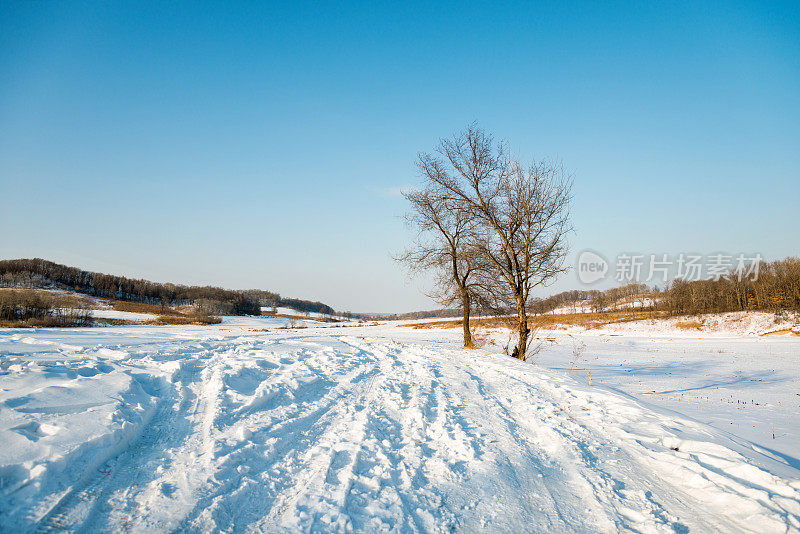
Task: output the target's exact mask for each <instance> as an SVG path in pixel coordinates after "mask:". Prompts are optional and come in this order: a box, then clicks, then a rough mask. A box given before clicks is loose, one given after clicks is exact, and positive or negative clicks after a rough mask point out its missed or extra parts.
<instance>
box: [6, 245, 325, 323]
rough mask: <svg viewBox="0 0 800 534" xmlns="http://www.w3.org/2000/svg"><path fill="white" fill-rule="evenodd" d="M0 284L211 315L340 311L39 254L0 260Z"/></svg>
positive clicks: (265, 293)
mask: <svg viewBox="0 0 800 534" xmlns="http://www.w3.org/2000/svg"><path fill="white" fill-rule="evenodd" d="M0 287H18V288H55V289H65V290H70V291H75V292H77V293H82V294H84V295H90V296H93V297H101V298H109V299H116V300H127V301H131V302H143V303H148V304H161V305H165V306H173V305H184V304H198V305H202V306H203V308H204V309H206V310H208V311H209V312H210V313H214V314H224V315H259V314H260V313H261V307H262V306H270V307H274V306H286V307H291V308H294V309H296V310H299V311H307V312H316V313H324V314H333V313H335V312H334V310H333V308H331V307H330V306H328V305H327V304H323V303H322V302H315V301H309V300H302V299H292V298H283V297H281V296H280V295H279V294H278V293H274V292H271V291H264V290H260V289H248V290H231V289H223V288H220V287H213V286H185V285H179V284H170V283H158V282H151V281H149V280H143V279H133V278H127V277H124V276H116V275H110V274H104V273H96V272H90V271H84V270H83V269H78V268H77V267H69V266H66V265H61V264H58V263H54V262H52V261H47V260H43V259H40V258H35V259H19V260H0Z"/></svg>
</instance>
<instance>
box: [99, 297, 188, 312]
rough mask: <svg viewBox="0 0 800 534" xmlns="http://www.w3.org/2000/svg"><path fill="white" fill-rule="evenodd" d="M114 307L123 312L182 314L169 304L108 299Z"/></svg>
mask: <svg viewBox="0 0 800 534" xmlns="http://www.w3.org/2000/svg"><path fill="white" fill-rule="evenodd" d="M106 302H107V303H108V304H109V305H110V306H111V308H112V309H114V310H116V311H121V312H132V313H149V314H151V315H175V316H179V315H182V314H181V312H179V311H178V310H176V309H174V308H170V307H168V306H161V305H159V304H147V303H144V302H130V301H127V300H111V301H106Z"/></svg>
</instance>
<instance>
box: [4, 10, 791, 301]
mask: <svg viewBox="0 0 800 534" xmlns="http://www.w3.org/2000/svg"><path fill="white" fill-rule="evenodd" d="M472 121H478V122H479V124H480V125H481V126H483V127H484V128H486V129H487V130H489V131H491V132H493V133H494V134H495V135H496V136H497V137H499V138H507V139H508V140H509V141H510V142H511V145H512V147H514V148H515V149H516V150H518V151H519V153H520V154H521V155H523V156H525V157H557V158H560V159H562V160H563V162H564V164H565V166H566V167H567V168H568V169H570V170H571V171H572V172H573V173H574V175H575V186H574V193H575V201H574V205H573V214H574V217H573V223H574V226H575V233H574V234H573V235H572V238H571V243H572V249H573V250H574V251H575V252H578V251H580V250H582V249H585V248H591V249H594V250H597V251H600V252H602V253H603V254H605V255H606V256H613V255H615V254H617V253H618V252H620V251H629V252H630V251H637V252H641V253H647V254H649V253H672V254H677V253H680V252H700V253H706V254H710V253H713V252H717V251H730V252H731V253H736V252H748V253H752V252H759V253H761V254H762V255H763V256H764V257H766V258H769V259H772V258H782V257H785V256H789V255H797V254H798V253H799V251H800V238H798V232H797V228H798V223H800V216H798V213H800V210H798V206H800V192H799V191H800V4H797V3H790V2H786V3H770V4H767V3H753V2H750V3H735V2H720V3H701V2H686V3H666V2H660V3H649V4H648V3H638V2H632V3H617V4H613V5H612V4H607V5H604V6H600V5H598V4H597V3H584V4H581V3H574V4H571V5H566V4H565V3H564V5H548V4H541V5H538V4H535V3H528V2H526V3H508V2H506V3H480V4H478V3H475V4H465V3H452V4H444V3H441V4H436V5H431V4H429V3H419V4H416V3H404V4H402V5H390V4H377V3H364V4H360V5H359V4H345V3H322V2H314V3H308V4H303V3H300V2H289V3H284V4H280V3H222V2H220V3H202V4H198V3H178V2H176V3H166V2H154V3H144V2H141V3H140V2H135V3H134V2H128V3H123V2H117V3H103V4H102V5H99V3H98V5H92V4H90V3H70V2H58V3H57V2H52V3H48V2H35V3H34V2H19V3H14V2H3V3H0V195H1V196H0V225H2V227H3V229H4V230H5V231H3V232H2V235H0V257H3V258H10V257H33V256H39V257H44V258H48V259H52V260H54V261H59V262H63V263H68V264H72V265H76V266H80V267H84V268H89V269H93V270H101V271H108V272H114V273H119V274H125V275H131V276H137V277H146V278H150V279H154V280H161V281H175V282H183V283H200V284H214V285H222V286H226V287H233V288H249V287H260V288H264V289H271V290H275V291H279V292H280V293H281V294H284V295H286V296H294V297H302V298H313V299H320V300H323V301H325V302H327V303H329V304H331V305H333V306H334V307H335V308H337V309H343V310H344V309H350V310H357V311H403V310H411V309H425V308H431V307H434V306H435V304H433V303H432V302H431V301H430V300H428V299H427V298H426V297H425V296H424V295H423V293H422V292H421V290H422V289H424V287H425V281H424V280H420V281H410V280H409V279H408V277H407V276H406V274H405V273H404V271H403V270H402V269H401V268H399V267H398V266H397V265H395V264H394V262H393V261H392V260H391V257H390V255H391V253H393V252H398V251H400V250H401V249H403V247H404V246H405V245H406V243H407V240H408V237H409V234H408V231H407V230H406V229H405V227H404V225H403V222H402V219H401V216H402V214H403V212H404V210H405V205H404V202H403V199H402V198H401V197H400V196H399V195H398V193H397V191H398V189H399V188H402V187H407V186H410V185H413V184H414V183H417V181H418V178H417V176H416V171H415V167H414V161H415V158H416V154H417V153H418V152H419V151H428V150H431V149H433V148H434V146H435V144H436V142H437V139H438V138H439V137H442V136H446V135H449V134H451V133H452V132H454V131H456V130H458V129H461V128H463V127H464V126H465V125H466V124H468V123H470V122H472ZM574 286H577V282H576V280H575V279H574V276H573V275H569V276H567V277H565V278H564V279H563V280H561V281H559V282H558V283H556V284H555V286H553V287H551V288H549V289H547V290H546V291H545V293H549V292H551V291H558V290H561V289H567V288H571V287H574Z"/></svg>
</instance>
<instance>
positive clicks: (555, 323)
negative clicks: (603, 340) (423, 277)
mask: <svg viewBox="0 0 800 534" xmlns="http://www.w3.org/2000/svg"><path fill="white" fill-rule="evenodd" d="M661 317H665V314H664V313H662V312H650V311H636V310H626V311H609V312H599V313H594V312H592V313H561V314H545V315H536V316H534V317H531V318H530V321H531V322H532V323H533V325H534V326H535V327H538V328H542V329H545V330H557V329H559V328H563V327H564V326H583V327H585V328H600V327H602V326H605V325H607V324H611V323H624V322H629V321H640V320H642V319H653V318H661ZM470 325H472V326H473V327H483V328H502V327H513V326H514V318H513V317H510V316H508V317H476V318H474V319H470ZM400 326H404V327H407V328H415V329H419V328H461V319H446V320H441V321H429V322H416V323H406V324H401V325H400Z"/></svg>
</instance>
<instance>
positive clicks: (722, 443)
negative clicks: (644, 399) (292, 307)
mask: <svg viewBox="0 0 800 534" xmlns="http://www.w3.org/2000/svg"><path fill="white" fill-rule="evenodd" d="M249 321H250V322H248V320H245V319H239V320H226V322H225V323H223V324H222V325H219V326H213V327H185V328H176V327H144V326H135V327H121V328H106V329H81V330H38V331H25V330H5V331H0V355H2V357H1V358H0V362H1V365H2V368H1V369H0V373H2V374H0V436H2V444H3V446H2V448H0V528H2V530H3V531H8V532H18V531H46V530H59V531H61V530H65V531H87V532H89V531H91V532H94V531H136V532H145V531H146V532H151V531H191V532H195V531H197V532H207V531H225V532H249V531H256V532H259V531H267V532H276V531H277V532H282V531H286V532H296V531H315V532H330V531H342V532H346V531H369V532H441V531H444V532H451V531H457V532H460V531H466V532H473V531H487V532H521V531H529V532H562V531H569V532H573V531H575V532H616V531H620V530H622V531H637V532H687V531H700V532H712V531H713V532H716V531H726V532H739V531H742V532H747V531H757V532H786V531H799V529H800V471H798V470H797V469H796V468H795V467H793V466H792V465H789V464H787V463H785V462H781V461H779V459H776V457H774V456H771V455H769V454H762V453H760V452H759V451H758V449H757V448H754V447H752V446H751V445H750V444H749V443H746V442H741V441H737V440H736V439H734V438H732V437H731V436H728V435H726V434H724V433H723V432H721V431H719V430H715V429H713V428H711V427H710V426H708V425H705V424H702V423H700V422H697V421H694V420H692V419H688V418H686V417H684V416H680V415H678V414H676V413H674V412H669V411H667V410H664V409H661V408H656V407H653V406H650V405H645V404H642V403H640V402H639V401H637V400H636V399H634V398H632V397H629V396H627V395H625V394H623V393H620V392H617V391H614V390H609V389H605V388H603V387H598V386H589V385H587V384H581V383H579V382H577V381H575V380H573V379H572V378H570V377H569V376H567V375H566V374H565V373H563V372H559V371H548V370H546V369H543V368H541V367H537V366H533V365H530V364H524V363H522V362H518V361H515V360H512V359H510V358H508V357H506V356H503V355H500V354H491V353H489V352H488V351H463V350H459V349H458V348H457V344H456V343H454V342H452V341H449V340H447V339H439V338H436V337H432V336H427V337H426V334H425V333H418V332H411V331H408V330H404V331H403V332H402V333H399V332H398V331H397V330H396V329H394V328H393V327H389V326H383V327H373V328H367V327H346V328H309V329H304V330H276V329H272V330H267V331H260V329H261V328H263V327H264V325H265V322H264V320H261V319H252V320H249ZM273 326H274V325H273Z"/></svg>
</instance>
